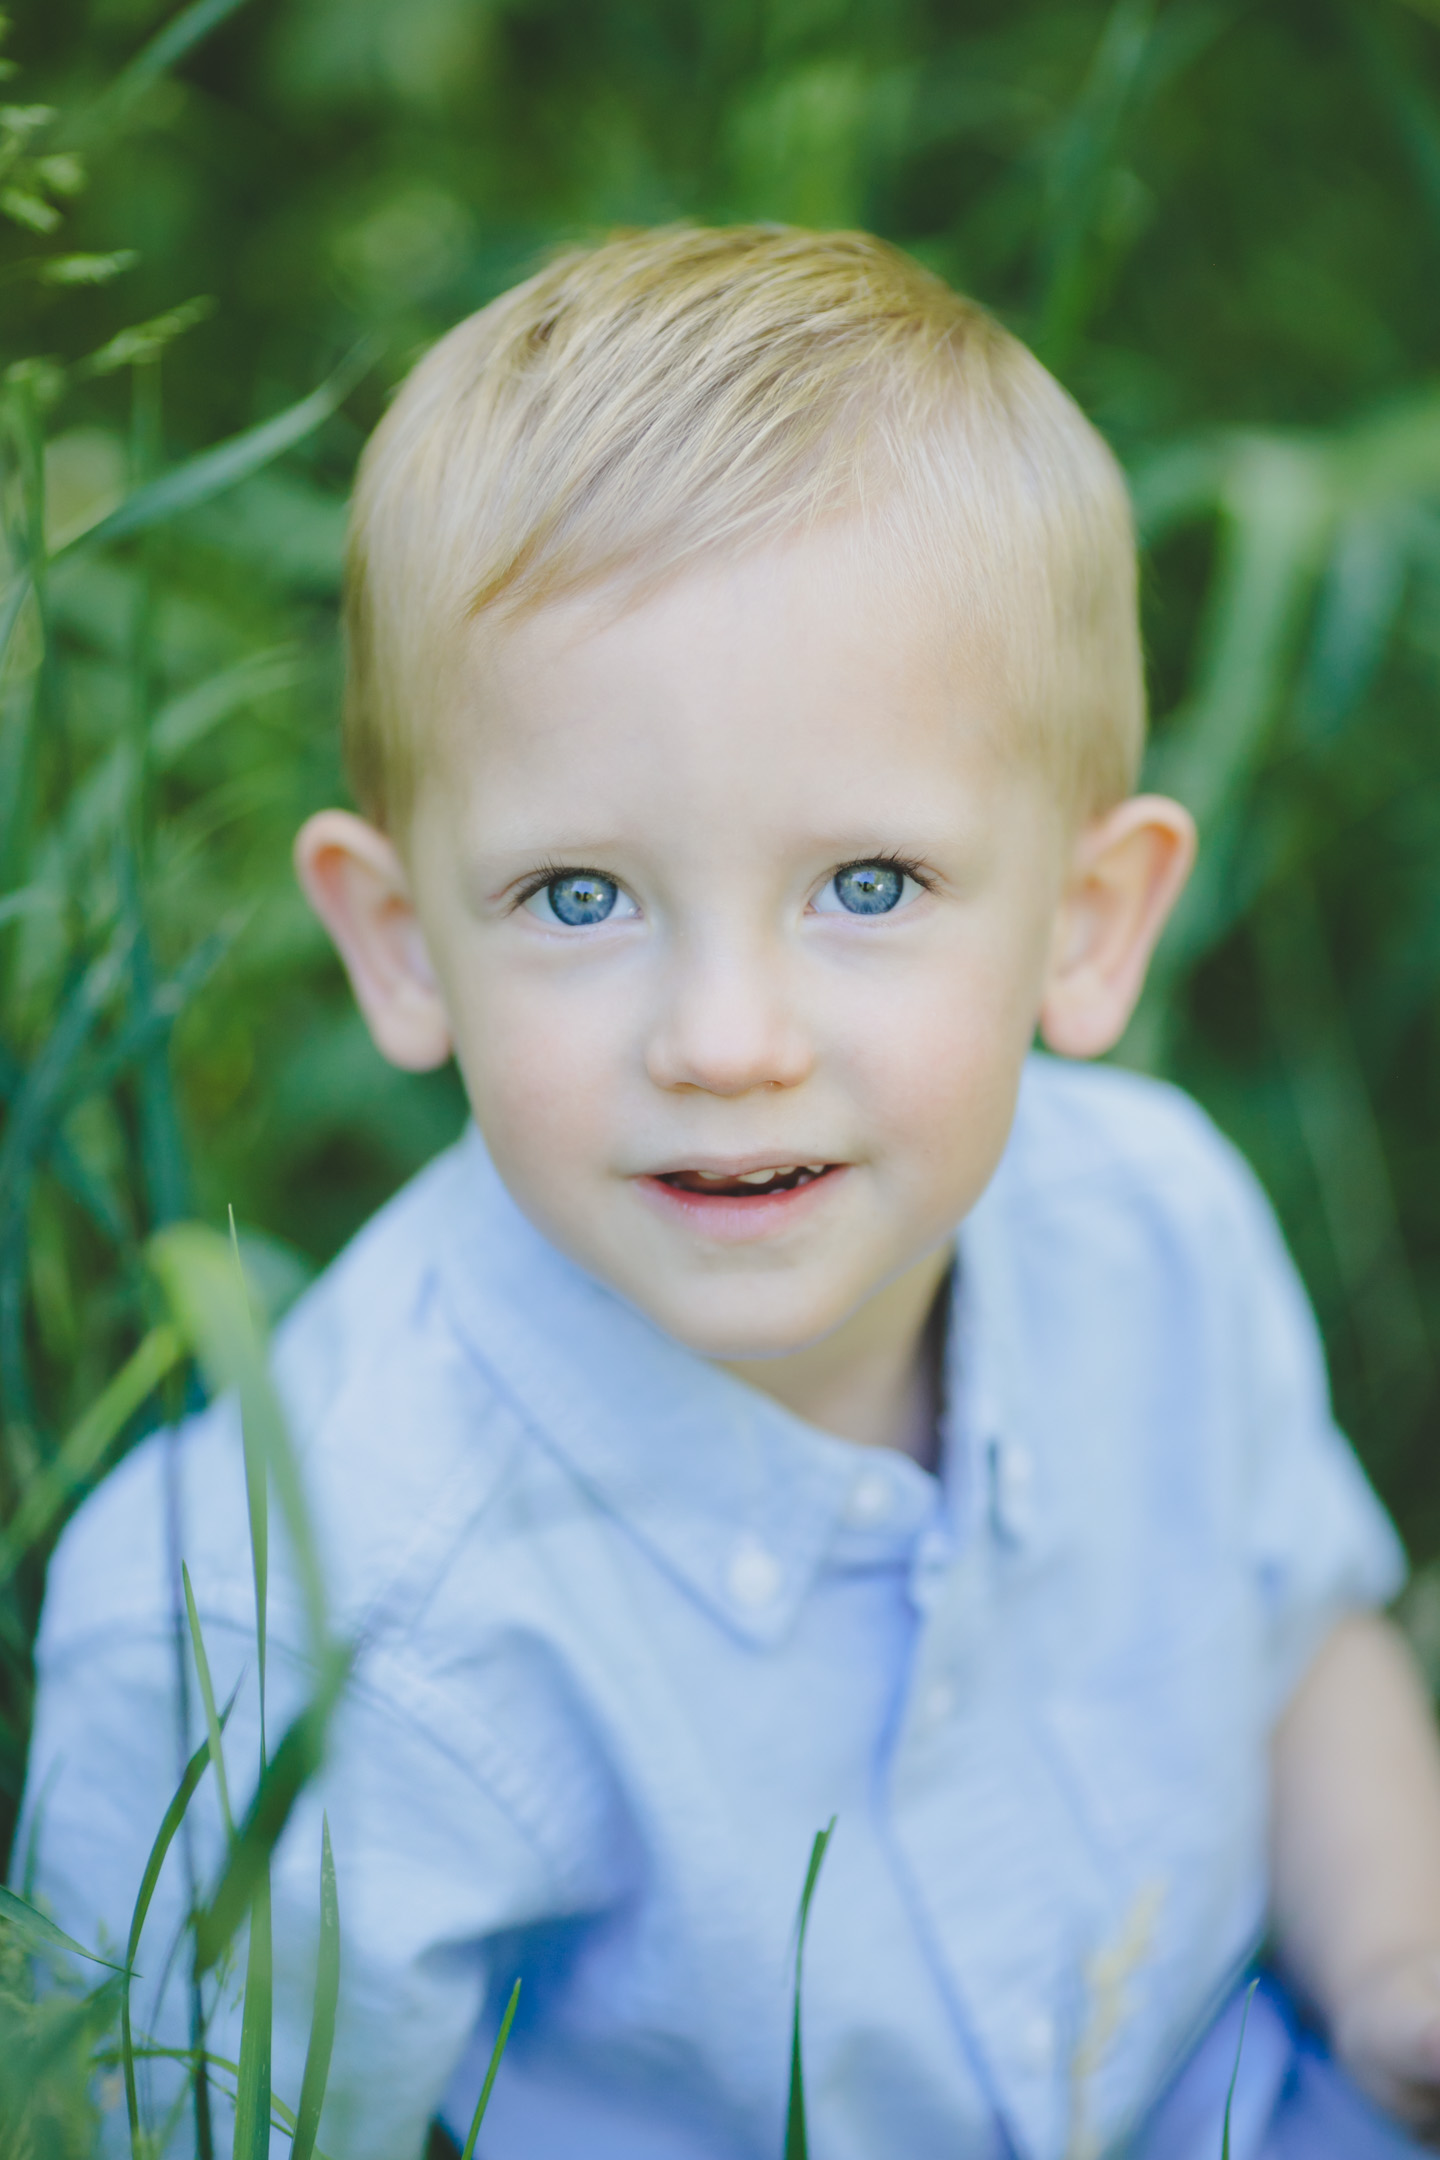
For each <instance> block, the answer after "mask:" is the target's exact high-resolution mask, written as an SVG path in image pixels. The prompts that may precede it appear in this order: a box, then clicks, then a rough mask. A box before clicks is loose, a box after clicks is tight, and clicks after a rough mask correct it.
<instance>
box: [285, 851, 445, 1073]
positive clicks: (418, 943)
mask: <svg viewBox="0 0 1440 2160" xmlns="http://www.w3.org/2000/svg"><path fill="white" fill-rule="evenodd" d="M295 874H296V876H297V877H298V878H299V880H300V884H301V887H302V889H303V891H304V893H305V897H306V899H307V900H308V901H309V902H310V905H311V907H312V908H313V909H314V910H315V913H316V914H317V915H318V916H319V918H320V920H321V922H322V923H324V925H325V928H326V929H327V930H328V931H329V933H330V937H331V939H332V941H333V943H334V946H335V949H336V951H337V952H338V953H339V955H340V958H341V960H342V961H343V962H344V965H345V972H346V974H347V975H348V976H349V978H350V986H351V988H352V989H353V990H354V992H355V1001H356V1003H357V1004H358V1005H359V1007H360V1010H361V1013H362V1014H363V1015H364V1019H365V1024H366V1026H367V1027H368V1028H369V1030H370V1033H371V1036H372V1038H373V1039H374V1043H375V1047H376V1049H377V1050H379V1052H380V1054H381V1056H382V1057H385V1058H388V1059H389V1061H390V1063H391V1064H392V1065H398V1066H400V1067H401V1068H402V1069H403V1070H405V1071H406V1072H427V1071H429V1070H430V1069H431V1067H433V1066H436V1065H443V1064H444V1062H445V1060H446V1058H448V1057H449V1055H450V1049H451V1042H450V1022H449V1017H448V1015H447V1013H446V1010H445V1004H444V999H443V997H442V995H441V992H440V986H439V984H438V982H437V981H436V977H435V972H434V969H433V968H432V967H431V964H430V956H429V954H428V953H427V951H426V949H425V939H424V935H423V933H422V931H421V928H420V922H419V918H418V917H417V915H416V913H415V905H414V902H413V900H412V899H411V896H410V884H409V879H408V878H407V876H406V874H405V866H404V863H403V862H402V861H401V859H400V854H399V851H398V849H397V848H396V846H395V843H394V842H393V841H392V840H391V839H390V837H389V835H388V834H386V833H383V832H381V831H380V830H379V829H378V828H377V827H376V826H374V825H370V824H367V823H366V821H365V819H364V818H359V817H355V816H353V815H352V814H351V813H350V812H349V811H348V810H321V811H318V812H317V813H316V815H315V816H314V817H312V818H308V819H307V820H306V822H305V823H304V824H303V825H302V826H301V828H300V831H299V833H298V834H297V835H296V840H295Z"/></svg>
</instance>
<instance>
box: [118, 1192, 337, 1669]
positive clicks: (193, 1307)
mask: <svg viewBox="0 0 1440 2160" xmlns="http://www.w3.org/2000/svg"><path fill="white" fill-rule="evenodd" d="M149 1252H150V1258H151V1263H152V1265H153V1267H154V1269H155V1272H156V1274H157V1276H158V1277H159V1279H160V1283H161V1286H162V1288H163V1289H164V1291H165V1295H166V1298H167V1300H168V1302H169V1304H170V1307H171V1310H172V1311H173V1313H174V1314H175V1317H176V1320H177V1321H178V1322H179V1325H180V1327H181V1329H182V1330H183V1332H184V1333H185V1335H186V1336H187V1337H188V1339H189V1340H190V1341H191V1342H192V1343H194V1345H195V1348H196V1352H197V1354H198V1356H199V1359H200V1363H201V1365H202V1367H203V1369H204V1373H205V1378H206V1381H207V1383H208V1385H209V1387H210V1390H211V1392H212V1394H216V1395H220V1394H223V1393H224V1392H225V1391H226V1390H227V1389H233V1390H234V1392H235V1394H236V1395H237V1396H238V1397H239V1400H240V1409H241V1416H242V1419H243V1421H244V1426H245V1432H246V1435H247V1446H249V1445H252V1444H253V1446H254V1449H255V1456H256V1459H257V1460H259V1461H263V1462H264V1463H265V1464H266V1465H267V1466H268V1470H269V1474H270V1477H271V1478H273V1479H274V1481H275V1492H276V1497H277V1499H278V1500H279V1502H280V1512H281V1515H282V1517H283V1518H284V1523H285V1529H286V1533H287V1536H288V1538H289V1542H290V1547H291V1550H292V1552H293V1554H294V1558H295V1565H296V1570H297V1573H298V1575H299V1579H300V1590H301V1594H302V1596H303V1598H304V1600H305V1609H306V1616H307V1620H308V1624H309V1631H310V1639H311V1648H312V1650H313V1653H314V1656H315V1660H316V1664H317V1666H319V1667H321V1668H322V1669H323V1667H324V1666H325V1663H326V1658H327V1645H326V1632H325V1591H324V1582H323V1578H322V1576H321V1573H320V1562H319V1556H318V1553H317V1551H316V1546H315V1538H314V1533H313V1531H312V1529H311V1525H310V1516H309V1510H308V1509H307V1507H306V1504H305V1495H304V1489H303V1486H302V1485H301V1481H300V1470H299V1465H298V1464H297V1462H296V1460H295V1454H294V1450H293V1449H292V1447H291V1445H290V1436H289V1433H288V1431H287V1429H286V1425H285V1419H284V1415H283V1413H282V1411H281V1408H280V1403H279V1399H278V1397H277V1396H276V1393H275V1387H274V1383H273V1381H272V1380H271V1377H270V1369H269V1365H268V1363H267V1361H266V1358H265V1354H264V1346H263V1343H262V1341H261V1338H260V1331H259V1329H258V1328H257V1326H256V1324H255V1321H254V1318H253V1315H252V1313H251V1310H250V1305H249V1300H248V1298H247V1297H246V1295H245V1290H244V1284H243V1279H242V1278H240V1277H239V1276H238V1275H237V1272H236V1268H235V1262H234V1257H233V1254H232V1252H231V1250H230V1248H229V1246H228V1244H227V1242H226V1240H225V1239H223V1238H221V1237H219V1236H218V1235H217V1234H216V1233H215V1231H213V1230H208V1229H206V1228H205V1227H204V1226H203V1225H202V1224H199V1223H176V1224H174V1225H172V1227H171V1228H170V1229H168V1230H163V1231H161V1232H160V1234H159V1235H158V1236H157V1237H155V1238H152V1239H151V1241H150V1246H149Z"/></svg>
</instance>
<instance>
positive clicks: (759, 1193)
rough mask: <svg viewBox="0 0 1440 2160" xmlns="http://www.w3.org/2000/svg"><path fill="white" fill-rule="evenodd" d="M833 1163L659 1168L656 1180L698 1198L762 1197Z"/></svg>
mask: <svg viewBox="0 0 1440 2160" xmlns="http://www.w3.org/2000/svg"><path fill="white" fill-rule="evenodd" d="M837 1167H838V1165H837V1164H835V1163H779V1164H767V1165H765V1166H764V1167H762V1168H760V1169H758V1170H661V1171H658V1172H657V1173H656V1183H657V1184H660V1185H666V1186H668V1187H669V1189H670V1191H671V1192H676V1193H687V1194H691V1195H693V1196H694V1197H695V1198H697V1199H701V1200H766V1199H770V1198H772V1197H773V1196H774V1195H775V1194H776V1193H790V1192H799V1191H800V1189H801V1188H802V1186H805V1185H814V1184H815V1183H816V1182H817V1181H818V1180H819V1179H820V1178H824V1177H829V1176H831V1175H832V1174H833V1173H834V1171H835V1170H836V1168H837Z"/></svg>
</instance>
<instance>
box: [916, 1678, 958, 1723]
mask: <svg viewBox="0 0 1440 2160" xmlns="http://www.w3.org/2000/svg"><path fill="white" fill-rule="evenodd" d="M954 1709H955V1689H954V1686H953V1684H952V1683H951V1682H950V1681H949V1680H932V1681H931V1683H930V1685H929V1687H927V1688H926V1690H925V1693H924V1694H923V1695H922V1697H921V1698H920V1722H921V1724H922V1725H924V1726H926V1727H927V1728H930V1727H934V1726H936V1725H943V1724H944V1723H945V1720H946V1719H947V1718H948V1717H950V1716H951V1715H953V1713H954Z"/></svg>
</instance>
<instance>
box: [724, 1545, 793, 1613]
mask: <svg viewBox="0 0 1440 2160" xmlns="http://www.w3.org/2000/svg"><path fill="white" fill-rule="evenodd" d="M781 1580H782V1575H781V1568H780V1562H779V1561H778V1560H777V1559H776V1558H775V1555H774V1553H772V1552H767V1550H766V1548H765V1547H764V1546H763V1545H762V1544H760V1543H759V1541H758V1539H756V1538H745V1539H743V1540H742V1542H741V1543H740V1544H739V1545H737V1546H736V1548H735V1550H734V1552H733V1553H732V1554H731V1555H730V1565H729V1567H728V1568H727V1570H726V1572H725V1582H726V1586H727V1588H728V1589H729V1592H730V1595H731V1597H732V1598H733V1599H734V1600H735V1603H736V1604H737V1605H742V1606H744V1608H745V1610H746V1611H747V1612H759V1611H760V1609H761V1607H762V1606H765V1605H773V1604H774V1602H775V1600H776V1598H777V1597H778V1596H779V1594H780V1584H781Z"/></svg>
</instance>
